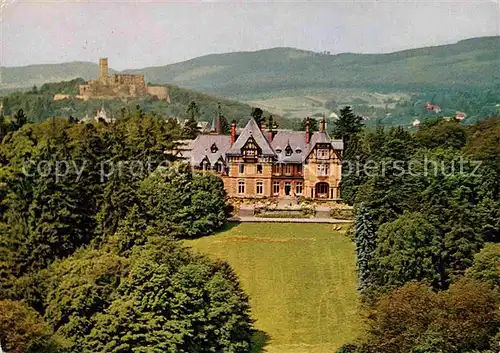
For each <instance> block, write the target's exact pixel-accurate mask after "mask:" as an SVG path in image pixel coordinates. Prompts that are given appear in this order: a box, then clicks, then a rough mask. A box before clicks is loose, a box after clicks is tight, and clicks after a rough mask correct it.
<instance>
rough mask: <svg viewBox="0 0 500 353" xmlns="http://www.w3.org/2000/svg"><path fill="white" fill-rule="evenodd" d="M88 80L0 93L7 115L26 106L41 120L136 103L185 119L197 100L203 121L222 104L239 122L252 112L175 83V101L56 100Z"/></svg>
mask: <svg viewBox="0 0 500 353" xmlns="http://www.w3.org/2000/svg"><path fill="white" fill-rule="evenodd" d="M84 82H85V81H84V80H83V79H82V78H77V79H74V80H71V81H63V82H58V83H47V84H44V85H42V86H41V87H39V88H36V89H31V90H28V91H27V92H14V93H10V94H8V95H5V96H4V97H1V95H0V97H1V101H2V103H3V107H4V114H5V115H6V116H14V115H15V114H16V113H17V112H18V110H19V109H22V110H23V112H24V114H25V115H26V116H27V118H28V120H29V121H31V122H38V121H43V120H46V119H48V118H51V117H63V118H67V117H69V116H70V115H71V116H73V117H74V118H77V119H81V118H83V117H85V116H86V115H88V116H90V117H92V116H94V115H95V114H96V112H97V110H99V109H100V108H101V107H104V108H105V109H106V111H107V112H108V114H111V115H112V116H118V115H119V114H120V112H121V110H122V108H127V107H128V108H130V109H135V106H136V105H139V106H140V107H141V109H142V110H143V111H145V112H155V113H157V114H160V115H162V116H168V117H178V118H185V117H186V110H187V108H188V105H189V104H190V103H191V102H192V101H194V102H195V103H196V105H197V107H198V109H199V116H198V117H197V119H198V120H200V121H208V122H210V121H212V119H213V118H214V117H215V116H216V115H217V114H218V104H219V103H220V106H221V113H222V114H223V115H224V116H225V117H226V118H227V119H228V121H232V120H236V121H237V122H238V124H239V125H244V124H245V123H246V121H247V120H248V118H249V116H250V113H251V112H252V107H251V106H249V105H247V104H244V103H240V102H237V101H234V100H229V99H223V98H220V97H215V96H213V95H209V94H204V93H199V92H195V91H192V90H189V89H184V88H181V87H178V86H174V85H168V89H169V94H170V99H171V103H168V102H166V101H161V100H158V99H156V98H153V97H145V98H140V99H134V100H131V101H128V102H126V103H124V102H122V101H121V100H119V99H115V100H100V99H91V100H89V101H83V100H80V99H76V98H73V99H64V100H58V101H54V100H53V97H54V95H55V94H56V93H67V94H76V93H77V92H78V85H80V84H82V83H84ZM265 113H266V116H267V115H268V114H269V112H265ZM275 121H276V122H277V123H278V124H279V125H280V126H282V127H286V126H287V125H286V123H287V122H286V121H285V120H284V119H282V118H281V117H279V116H275Z"/></svg>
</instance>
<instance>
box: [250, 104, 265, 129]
mask: <svg viewBox="0 0 500 353" xmlns="http://www.w3.org/2000/svg"><path fill="white" fill-rule="evenodd" d="M263 114H264V111H263V110H262V109H260V108H253V109H252V112H251V113H250V116H251V117H252V118H254V119H255V122H256V123H257V125H258V126H259V127H260V126H261V124H262V122H263V121H264V118H263V117H262V115H263Z"/></svg>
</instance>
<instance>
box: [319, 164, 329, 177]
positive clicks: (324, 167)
mask: <svg viewBox="0 0 500 353" xmlns="http://www.w3.org/2000/svg"><path fill="white" fill-rule="evenodd" d="M317 174H318V175H319V176H328V175H330V166H329V165H328V164H318V171H317Z"/></svg>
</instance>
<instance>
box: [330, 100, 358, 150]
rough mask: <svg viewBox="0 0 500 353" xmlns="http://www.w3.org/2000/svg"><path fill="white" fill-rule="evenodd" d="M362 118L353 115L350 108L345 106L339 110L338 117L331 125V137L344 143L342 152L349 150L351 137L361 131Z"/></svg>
mask: <svg viewBox="0 0 500 353" xmlns="http://www.w3.org/2000/svg"><path fill="white" fill-rule="evenodd" d="M362 121H363V118H361V117H360V116H357V115H354V113H353V111H352V108H351V107H350V106H346V107H344V108H343V109H341V110H340V117H339V119H338V120H336V121H335V122H334V123H333V131H332V135H333V137H334V138H336V139H342V140H343V141H344V150H346V149H348V148H349V143H350V141H351V139H352V137H353V136H354V135H356V134H358V133H359V132H361V130H362V129H363V123H362Z"/></svg>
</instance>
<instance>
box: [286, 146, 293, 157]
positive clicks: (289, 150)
mask: <svg viewBox="0 0 500 353" xmlns="http://www.w3.org/2000/svg"><path fill="white" fill-rule="evenodd" d="M285 153H286V155H287V156H291V155H292V153H293V150H292V148H291V147H290V146H286V149H285Z"/></svg>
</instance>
